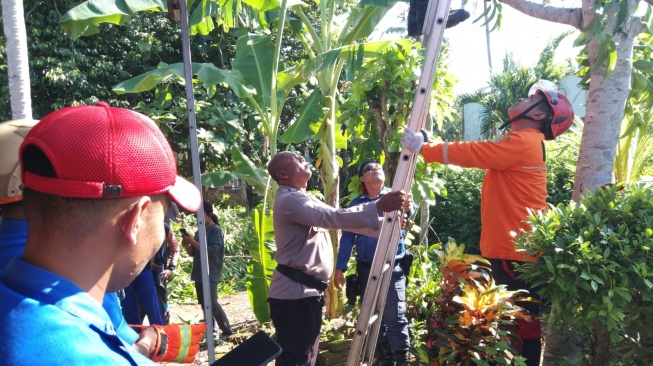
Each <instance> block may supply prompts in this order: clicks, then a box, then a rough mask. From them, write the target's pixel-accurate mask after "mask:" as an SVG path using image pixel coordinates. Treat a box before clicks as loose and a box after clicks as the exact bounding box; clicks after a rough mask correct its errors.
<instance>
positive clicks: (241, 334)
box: [162, 291, 274, 366]
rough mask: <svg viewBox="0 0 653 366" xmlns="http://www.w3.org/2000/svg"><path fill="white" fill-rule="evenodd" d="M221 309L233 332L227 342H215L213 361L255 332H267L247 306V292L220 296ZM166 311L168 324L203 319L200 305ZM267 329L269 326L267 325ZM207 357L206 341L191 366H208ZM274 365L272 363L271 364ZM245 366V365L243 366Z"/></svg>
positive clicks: (170, 307) (173, 306) (172, 306)
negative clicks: (263, 330) (168, 314)
mask: <svg viewBox="0 0 653 366" xmlns="http://www.w3.org/2000/svg"><path fill="white" fill-rule="evenodd" d="M218 302H219V303H220V305H222V308H223V309H224V311H225V313H226V314H227V317H228V318H229V322H230V323H231V328H232V330H233V331H234V336H232V337H230V338H229V339H228V340H223V341H220V340H216V342H215V359H218V358H220V357H221V356H222V355H224V354H225V353H227V352H229V351H230V350H231V349H233V348H234V347H236V346H237V345H238V344H240V343H241V342H243V341H244V340H245V339H247V338H249V337H250V336H251V335H252V334H254V333H255V332H257V331H258V330H260V329H266V330H267V331H268V332H269V329H268V328H261V326H260V325H259V323H258V321H257V320H256V317H255V316H254V312H253V311H252V308H251V306H250V304H249V298H248V296H247V292H246V291H243V292H239V293H237V294H236V295H221V296H220V299H219V300H218ZM168 309H169V310H170V323H182V322H190V323H191V324H194V323H198V322H199V321H201V320H203V319H204V316H203V314H202V308H201V307H200V305H198V304H195V305H180V304H170V305H169V307H168ZM267 327H269V325H267ZM208 364H209V356H208V353H207V351H206V341H205V340H204V341H202V343H201V347H200V351H199V352H198V353H197V356H196V357H195V362H194V363H193V365H208ZM162 365H170V366H172V365H188V364H177V363H165V362H164V363H162ZM271 365H274V362H273V363H271ZM243 366H245V365H243Z"/></svg>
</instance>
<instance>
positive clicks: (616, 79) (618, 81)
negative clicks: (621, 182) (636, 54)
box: [572, 0, 642, 201]
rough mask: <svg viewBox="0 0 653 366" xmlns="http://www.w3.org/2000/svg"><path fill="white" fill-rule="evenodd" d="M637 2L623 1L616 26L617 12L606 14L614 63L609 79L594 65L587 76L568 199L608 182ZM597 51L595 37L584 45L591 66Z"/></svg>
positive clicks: (627, 88)
mask: <svg viewBox="0 0 653 366" xmlns="http://www.w3.org/2000/svg"><path fill="white" fill-rule="evenodd" d="M585 3H587V0H585V1H583V4H584V5H583V18H584V19H585V21H584V23H585V24H588V23H589V22H590V21H591V17H592V16H593V13H592V12H591V11H590V10H589V9H588V7H586V5H593V4H585ZM637 3H638V1H635V0H627V1H626V4H627V6H628V18H627V20H626V21H625V24H624V25H623V26H621V27H619V28H618V29H616V28H617V27H616V24H615V23H616V20H617V18H618V17H617V14H613V15H614V16H612V17H610V18H611V22H610V23H609V24H608V25H607V26H606V28H607V29H606V31H607V32H608V33H612V34H613V36H612V37H613V39H614V42H615V44H616V49H617V64H616V66H615V69H614V72H613V73H612V75H610V77H609V78H607V79H606V78H605V77H604V75H605V67H600V68H597V69H596V70H595V71H594V72H593V73H592V75H591V79H590V86H589V92H588V98H587V113H586V115H585V127H584V128H583V135H582V139H581V144H580V151H579V153H578V165H577V166H576V176H575V179H574V192H573V195H572V199H573V200H574V201H578V200H579V199H580V196H581V195H583V194H584V193H585V191H590V192H594V190H596V188H598V187H601V186H603V185H605V184H609V183H611V182H612V172H613V170H614V159H615V155H616V151H617V142H618V141H619V131H620V129H621V121H622V120H623V117H624V108H625V106H626V100H627V99H628V95H629V93H630V78H631V75H632V67H633V42H634V39H635V37H636V36H637V35H638V34H639V33H640V32H641V27H642V24H641V21H640V20H639V18H637V17H633V13H634V11H635V6H636V5H637ZM598 51H599V45H598V40H597V39H596V38H595V39H594V40H592V41H591V42H590V44H589V46H588V55H589V60H590V65H592V66H593V65H594V64H595V62H596V57H597V54H598Z"/></svg>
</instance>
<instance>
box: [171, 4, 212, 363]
mask: <svg viewBox="0 0 653 366" xmlns="http://www.w3.org/2000/svg"><path fill="white" fill-rule="evenodd" d="M179 5H180V10H181V47H182V51H183V56H184V79H185V83H186V109H187V112H188V131H189V135H190V157H191V165H192V168H193V183H194V184H195V187H197V189H198V190H199V191H200V192H202V180H201V178H200V159H199V152H198V151H199V149H198V145H197V122H196V120H195V96H194V94H193V70H192V64H191V59H190V35H189V28H188V7H187V5H186V0H180V1H179ZM195 216H196V217H197V229H198V232H199V239H200V240H199V243H200V260H201V267H202V292H203V295H204V296H203V299H204V319H205V320H206V325H207V327H206V349H207V353H208V354H209V364H212V363H213V362H214V361H215V342H214V339H213V312H212V311H211V289H210V287H209V286H210V283H209V260H208V255H207V250H206V228H205V227H204V202H202V205H201V207H200V210H199V211H198V212H196V213H195Z"/></svg>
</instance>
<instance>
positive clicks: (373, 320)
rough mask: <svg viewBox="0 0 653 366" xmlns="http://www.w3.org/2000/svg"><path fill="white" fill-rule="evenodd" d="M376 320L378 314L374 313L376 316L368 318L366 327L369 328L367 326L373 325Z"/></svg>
mask: <svg viewBox="0 0 653 366" xmlns="http://www.w3.org/2000/svg"><path fill="white" fill-rule="evenodd" d="M377 319H379V313H376V314H374V315H372V316H371V317H370V321H369V322H367V325H368V326H369V325H372V324H374V323H375V322H376V321H377Z"/></svg>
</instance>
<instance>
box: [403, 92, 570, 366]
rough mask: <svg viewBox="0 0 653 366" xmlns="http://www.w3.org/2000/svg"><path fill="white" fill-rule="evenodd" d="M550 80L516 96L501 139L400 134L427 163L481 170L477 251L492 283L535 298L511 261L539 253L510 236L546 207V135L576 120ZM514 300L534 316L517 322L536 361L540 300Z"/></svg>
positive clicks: (532, 361)
mask: <svg viewBox="0 0 653 366" xmlns="http://www.w3.org/2000/svg"><path fill="white" fill-rule="evenodd" d="M548 84H549V85H550V84H552V83H550V82H549V83H548ZM549 85H547V83H537V84H536V85H533V87H532V88H531V91H530V92H529V96H528V98H521V99H519V100H518V101H517V102H516V103H514V104H513V105H512V106H511V107H510V108H509V109H508V117H509V118H510V120H509V121H508V122H507V123H506V124H504V126H502V129H503V128H505V127H507V126H508V125H512V128H511V131H510V132H509V133H506V134H504V135H503V136H502V137H501V139H500V140H499V141H496V142H494V141H465V142H462V141H459V142H443V141H426V142H425V141H424V140H425V137H424V135H423V134H422V133H419V132H414V131H411V130H408V129H407V130H406V131H405V133H404V135H403V136H402V139H401V142H402V145H403V147H404V149H406V150H408V151H411V152H414V153H420V154H422V156H424V160H425V161H426V162H439V163H441V164H454V165H458V166H461V167H464V168H481V169H485V178H484V180H483V186H482V188H481V224H482V227H481V242H480V247H481V255H482V256H483V257H485V258H487V259H489V261H490V263H491V268H492V276H493V277H494V280H495V282H496V283H498V284H502V285H506V287H507V288H508V290H513V291H514V290H520V289H525V290H528V291H529V292H530V295H531V296H532V297H534V298H536V297H537V293H536V291H534V289H532V288H530V287H529V286H528V284H526V283H525V282H524V281H522V280H519V279H517V278H515V265H518V264H519V263H522V262H533V261H536V260H537V258H536V257H528V256H526V254H525V253H523V252H517V251H516V247H515V244H514V235H515V234H517V235H518V234H519V232H520V231H522V230H528V229H529V227H530V224H528V221H527V220H528V215H529V210H543V209H546V208H547V204H546V198H547V196H548V195H547V190H546V165H545V159H546V155H545V148H544V140H553V139H555V138H556V137H557V136H559V135H561V134H562V133H564V132H565V131H567V130H568V129H569V127H570V126H571V124H572V122H573V120H574V112H573V109H572V106H571V103H570V102H569V100H568V99H567V98H566V97H565V96H564V95H563V94H560V93H558V92H557V91H556V90H554V89H553V88H552V87H551V86H549ZM517 304H518V305H520V306H521V307H522V308H524V309H526V310H528V312H530V313H531V314H532V315H533V316H534V320H533V321H532V322H524V321H520V322H519V324H518V325H519V329H518V332H517V335H518V336H520V338H521V340H522V343H523V347H522V355H523V356H524V357H525V358H526V359H527V365H529V366H532V365H539V363H540V355H541V350H542V345H541V340H540V338H541V329H540V320H539V317H538V314H539V302H537V301H522V302H517Z"/></svg>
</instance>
